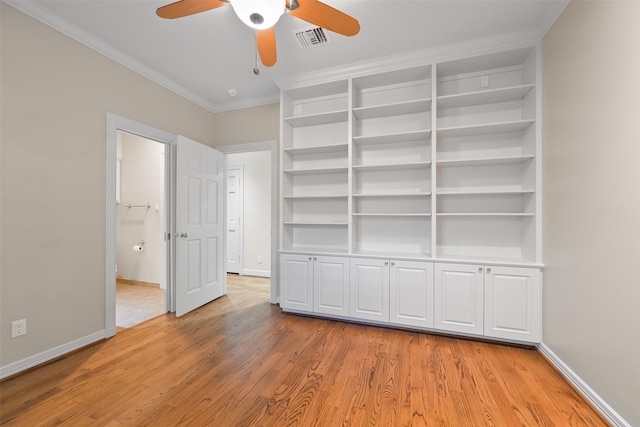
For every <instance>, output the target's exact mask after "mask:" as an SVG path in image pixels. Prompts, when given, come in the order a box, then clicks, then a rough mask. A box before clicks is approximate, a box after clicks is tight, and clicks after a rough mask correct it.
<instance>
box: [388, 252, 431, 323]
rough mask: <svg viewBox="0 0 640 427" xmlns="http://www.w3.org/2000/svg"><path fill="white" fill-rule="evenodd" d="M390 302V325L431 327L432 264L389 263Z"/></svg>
mask: <svg viewBox="0 0 640 427" xmlns="http://www.w3.org/2000/svg"><path fill="white" fill-rule="evenodd" d="M389 289H390V295H389V302H390V313H389V318H390V319H389V320H390V322H391V323H394V324H398V325H409V326H417V327H423V328H432V327H433V264H432V263H430V262H412V261H391V270H390V282H389Z"/></svg>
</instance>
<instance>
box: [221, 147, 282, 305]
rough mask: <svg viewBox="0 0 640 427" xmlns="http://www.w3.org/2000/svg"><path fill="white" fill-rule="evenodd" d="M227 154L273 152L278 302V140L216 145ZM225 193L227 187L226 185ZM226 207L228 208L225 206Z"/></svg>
mask: <svg viewBox="0 0 640 427" xmlns="http://www.w3.org/2000/svg"><path fill="white" fill-rule="evenodd" d="M215 148H216V150H220V151H222V152H223V153H224V154H225V155H226V154H232V153H246V152H250V151H270V152H271V298H270V301H271V304H277V303H278V285H277V283H278V280H277V275H278V271H277V270H276V265H277V259H276V257H277V238H276V237H277V233H278V175H277V174H278V141H276V140H274V139H273V140H267V141H257V142H247V143H244V144H230V145H221V146H218V147H215ZM224 191H225V194H226V192H227V188H226V186H225V189H224ZM225 209H226V208H225ZM224 226H225V231H224V232H225V236H226V235H227V229H226V228H227V223H226V219H225V224H224Z"/></svg>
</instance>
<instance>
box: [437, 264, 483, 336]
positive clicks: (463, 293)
mask: <svg viewBox="0 0 640 427" xmlns="http://www.w3.org/2000/svg"><path fill="white" fill-rule="evenodd" d="M483 295H484V279H483V268H482V267H480V266H476V265H464V264H436V274H435V310H434V314H435V327H436V328H439V329H444V330H447V331H454V332H464V333H472V334H479V335H482V334H483V333H484V330H483V318H484V311H483V306H484V301H483Z"/></svg>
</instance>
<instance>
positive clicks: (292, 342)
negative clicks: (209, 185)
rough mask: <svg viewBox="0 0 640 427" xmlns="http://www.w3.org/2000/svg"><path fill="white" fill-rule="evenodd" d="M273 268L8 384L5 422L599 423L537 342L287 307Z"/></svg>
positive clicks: (0, 413) (2, 409) (1, 404)
mask: <svg viewBox="0 0 640 427" xmlns="http://www.w3.org/2000/svg"><path fill="white" fill-rule="evenodd" d="M268 298H269V288H268V280H265V279H256V278H248V277H238V276H230V279H229V295H228V296H225V297H222V298H220V299H218V300H216V301H214V302H213V303H210V304H208V305H206V306H204V307H201V308H200V309H198V310H196V311H194V312H192V313H190V314H188V315H186V316H183V317H181V318H175V316H173V315H172V314H165V315H162V316H160V317H157V318H154V319H152V320H149V321H147V322H145V323H142V324H140V325H137V326H135V327H133V328H130V329H126V330H123V331H120V332H119V333H118V334H117V335H116V336H115V337H113V338H111V339H109V340H106V341H104V342H100V343H97V344H94V345H92V346H90V347H88V348H85V349H82V350H80V351H77V352H75V353H73V354H72V355H69V356H67V357H64V358H62V359H60V360H57V361H55V362H53V363H50V364H48V365H45V366H42V367H39V368H36V369H33V370H30V371H28V372H26V373H23V374H21V375H18V376H15V377H13V378H9V379H7V380H5V381H3V382H2V383H0V392H1V396H0V424H2V425H6V426H41V425H65V426H67V425H68V426H98V425H99V426H109V427H112V426H143V425H144V426H147V425H149V426H183V425H184V426H186V425H189V426H223V427H226V426H234V427H235V426H385V427H388V426H394V427H395V426H509V427H510V426H563V427H564V426H605V425H607V424H606V423H605V422H604V421H603V420H602V419H601V418H600V417H599V416H598V414H597V413H596V412H595V411H594V410H593V409H592V408H591V407H590V406H589V405H588V404H587V403H585V401H584V400H583V399H582V398H581V397H580V396H579V395H578V394H577V393H576V392H575V391H574V390H573V389H572V388H571V387H570V386H569V384H568V383H567V382H566V381H565V380H564V379H563V378H562V377H561V376H560V375H559V374H558V373H557V372H556V371H555V370H554V369H553V368H552V367H551V366H550V365H549V364H548V363H547V362H546V361H545V360H544V358H543V357H542V356H541V355H540V354H539V353H538V352H537V351H535V350H527V349H521V348H514V347H508V346H503V345H497V344H490V343H483V342H474V341H467V340H459V339H454V338H449V337H442V336H433V335H427V334H423V333H416V332H407V331H398V330H391V329H383V328H377V327H369V326H362V325H355V324H348V323H342V322H335V321H329V320H322V319H314V318H307V317H301V316H293V315H287V314H282V313H281V312H280V309H279V307H277V306H272V305H270V304H269V302H268Z"/></svg>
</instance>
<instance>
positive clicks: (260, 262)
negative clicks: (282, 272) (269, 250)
mask: <svg viewBox="0 0 640 427" xmlns="http://www.w3.org/2000/svg"><path fill="white" fill-rule="evenodd" d="M258 264H262V255H258Z"/></svg>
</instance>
